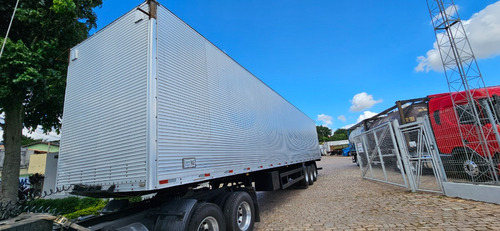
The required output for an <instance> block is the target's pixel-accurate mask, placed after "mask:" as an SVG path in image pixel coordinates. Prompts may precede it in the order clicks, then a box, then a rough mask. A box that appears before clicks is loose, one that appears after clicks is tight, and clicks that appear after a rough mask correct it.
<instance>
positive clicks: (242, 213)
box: [224, 191, 255, 231]
mask: <svg viewBox="0 0 500 231" xmlns="http://www.w3.org/2000/svg"><path fill="white" fill-rule="evenodd" d="M224 217H225V218H226V227H227V230H229V231H245V230H253V226H254V222H255V208H254V204H253V200H252V198H251V197H250V195H249V194H248V193H247V192H243V191H239V192H233V193H231V195H230V196H229V198H228V199H227V200H226V203H225V205H224Z"/></svg>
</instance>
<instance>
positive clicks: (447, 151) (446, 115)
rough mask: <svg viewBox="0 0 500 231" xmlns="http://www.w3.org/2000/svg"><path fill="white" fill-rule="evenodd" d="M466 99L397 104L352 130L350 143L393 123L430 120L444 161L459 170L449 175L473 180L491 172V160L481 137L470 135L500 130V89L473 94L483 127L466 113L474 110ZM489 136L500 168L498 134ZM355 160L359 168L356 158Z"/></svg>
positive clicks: (437, 96) (445, 95)
mask: <svg viewBox="0 0 500 231" xmlns="http://www.w3.org/2000/svg"><path fill="white" fill-rule="evenodd" d="M464 95H465V93H464V92H459V93H452V94H450V93H442V94H435V95H429V96H427V97H425V98H418V99H410V100H402V101H397V102H396V105H395V106H393V107H391V108H388V109H387V110H385V111H383V112H381V113H379V114H377V115H376V116H374V117H372V118H369V119H365V120H363V121H361V122H360V123H358V124H356V125H354V126H353V127H351V128H350V129H349V131H350V136H349V137H350V138H349V139H350V140H351V141H352V138H353V137H355V136H357V135H359V134H360V133H362V132H364V131H368V130H370V129H373V128H375V127H377V126H379V125H381V124H383V123H386V122H389V121H393V120H398V121H399V123H400V124H404V123H408V122H413V121H416V120H417V119H419V118H420V117H424V116H429V119H430V123H431V127H432V130H433V132H434V137H435V139H436V144H437V148H438V149H439V152H440V154H441V155H442V158H443V159H446V160H448V161H449V162H450V163H455V165H457V166H458V168H453V169H451V168H447V171H457V170H458V171H459V172H462V173H465V174H466V175H467V176H469V177H472V178H474V177H478V176H480V175H484V174H485V171H488V164H487V163H486V162H487V161H488V160H489V159H490V157H489V156H488V155H487V153H485V151H483V149H482V148H481V146H480V145H478V143H479V141H478V140H477V138H476V137H477V136H475V134H471V133H469V132H467V131H470V130H471V128H474V127H477V128H478V129H482V130H483V131H490V130H491V128H492V126H496V127H497V129H498V130H500V125H499V118H498V115H500V109H499V108H500V98H499V96H500V86H493V87H488V88H487V91H486V90H484V89H480V90H476V91H474V92H473V98H474V100H475V102H476V105H474V106H475V107H476V109H477V111H478V112H479V114H480V118H479V120H480V122H481V124H480V125H478V124H477V123H476V122H475V119H474V118H472V117H471V116H470V112H467V111H466V110H472V107H468V106H467V100H466V99H465V98H464ZM487 96H489V97H491V99H492V101H493V102H492V105H488V104H487V100H486V99H487V98H488V97H487ZM452 97H453V99H454V100H455V102H456V104H457V105H458V106H457V112H456V113H457V114H458V117H459V118H460V119H459V120H458V121H459V122H460V123H461V125H460V126H459V125H458V124H457V117H456V116H455V111H454V108H453V103H452ZM487 107H489V108H491V109H492V110H494V111H493V113H488V110H486V108H487ZM491 121H495V123H496V124H495V125H492V123H491ZM460 129H462V131H460ZM460 132H462V134H463V137H464V139H465V144H466V146H465V147H464V145H463V142H462V140H461V136H460ZM485 134H486V140H488V148H489V152H490V153H491V155H492V156H491V159H492V160H493V161H494V166H500V165H499V163H500V162H499V155H500V148H499V144H498V142H497V138H496V137H495V132H485ZM466 153H468V154H466ZM353 159H354V160H356V162H357V163H358V164H359V160H358V158H357V157H356V156H354V157H353ZM361 162H363V160H361ZM365 163H366V161H365ZM446 167H447V166H445V168H446Z"/></svg>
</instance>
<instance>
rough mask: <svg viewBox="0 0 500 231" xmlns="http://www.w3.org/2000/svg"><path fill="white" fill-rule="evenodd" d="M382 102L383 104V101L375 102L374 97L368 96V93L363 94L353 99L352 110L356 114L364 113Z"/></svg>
mask: <svg viewBox="0 0 500 231" xmlns="http://www.w3.org/2000/svg"><path fill="white" fill-rule="evenodd" d="M381 102H382V100H381V99H379V100H374V99H373V95H368V94H367V93H366V92H361V93H359V94H356V95H355V96H354V97H352V100H351V103H352V105H351V109H350V110H351V111H354V112H358V111H363V110H365V109H368V108H371V107H372V106H373V105H375V104H377V103H381Z"/></svg>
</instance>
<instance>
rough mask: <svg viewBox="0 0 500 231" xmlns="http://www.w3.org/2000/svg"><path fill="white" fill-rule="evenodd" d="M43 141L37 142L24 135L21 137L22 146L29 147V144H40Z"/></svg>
mask: <svg viewBox="0 0 500 231" xmlns="http://www.w3.org/2000/svg"><path fill="white" fill-rule="evenodd" d="M40 141H42V140H35V139H32V138H31V137H27V136H25V135H23V136H22V137H21V145H23V146H24V145H28V144H33V143H36V142H40Z"/></svg>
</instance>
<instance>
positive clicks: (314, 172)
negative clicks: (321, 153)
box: [311, 164, 318, 181]
mask: <svg viewBox="0 0 500 231" xmlns="http://www.w3.org/2000/svg"><path fill="white" fill-rule="evenodd" d="M311 168H312V172H313V181H316V180H318V168H316V164H311Z"/></svg>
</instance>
